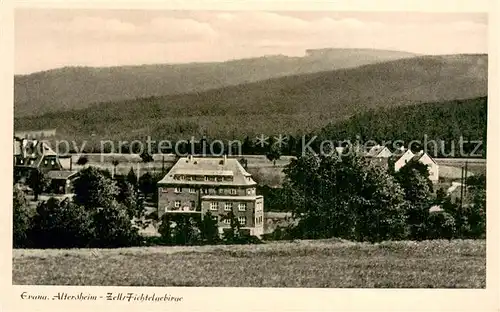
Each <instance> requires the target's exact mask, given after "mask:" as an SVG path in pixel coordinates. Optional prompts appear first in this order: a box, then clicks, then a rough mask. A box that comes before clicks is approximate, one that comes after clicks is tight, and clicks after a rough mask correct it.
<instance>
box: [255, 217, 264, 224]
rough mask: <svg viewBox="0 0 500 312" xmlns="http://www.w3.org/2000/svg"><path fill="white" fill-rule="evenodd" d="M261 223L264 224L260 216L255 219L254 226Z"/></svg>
mask: <svg viewBox="0 0 500 312" xmlns="http://www.w3.org/2000/svg"><path fill="white" fill-rule="evenodd" d="M262 222H264V216H260V217H257V218H256V219H255V224H256V225H257V224H261V223H262Z"/></svg>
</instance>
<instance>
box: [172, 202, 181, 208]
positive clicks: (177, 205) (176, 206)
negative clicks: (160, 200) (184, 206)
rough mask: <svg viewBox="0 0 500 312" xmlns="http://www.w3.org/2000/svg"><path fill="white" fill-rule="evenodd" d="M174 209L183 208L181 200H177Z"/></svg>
mask: <svg viewBox="0 0 500 312" xmlns="http://www.w3.org/2000/svg"><path fill="white" fill-rule="evenodd" d="M174 207H175V208H180V207H181V201H180V200H176V201H175V202H174Z"/></svg>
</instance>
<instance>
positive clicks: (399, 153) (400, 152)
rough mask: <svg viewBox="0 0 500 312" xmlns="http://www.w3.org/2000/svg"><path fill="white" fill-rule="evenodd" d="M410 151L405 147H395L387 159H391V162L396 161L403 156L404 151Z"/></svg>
mask: <svg viewBox="0 0 500 312" xmlns="http://www.w3.org/2000/svg"><path fill="white" fill-rule="evenodd" d="M408 152H410V153H412V154H413V152H412V151H411V150H409V149H406V148H403V149H397V150H395V151H394V152H393V153H392V156H391V157H389V159H390V160H391V161H392V162H396V161H398V160H399V159H400V158H401V157H403V155H405V154H406V153H408Z"/></svg>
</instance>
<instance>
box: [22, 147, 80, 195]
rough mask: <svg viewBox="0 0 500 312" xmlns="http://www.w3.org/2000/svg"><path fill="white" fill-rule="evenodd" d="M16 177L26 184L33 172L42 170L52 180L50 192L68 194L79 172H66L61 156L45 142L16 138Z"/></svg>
mask: <svg viewBox="0 0 500 312" xmlns="http://www.w3.org/2000/svg"><path fill="white" fill-rule="evenodd" d="M13 161H14V177H15V179H16V181H17V182H19V183H26V179H27V178H28V177H29V175H30V174H31V172H32V171H33V170H36V169H38V170H40V171H41V172H42V173H43V174H45V175H46V177H47V178H49V179H50V186H49V190H48V191H49V192H51V193H56V194H67V193H70V192H71V191H72V189H71V185H72V181H73V180H74V179H75V178H76V177H77V172H76V171H72V170H64V168H63V166H62V165H61V162H60V160H59V156H58V155H57V153H56V152H54V150H52V149H51V148H50V146H49V145H48V144H46V143H45V142H43V141H37V140H31V139H26V138H19V137H14V159H13Z"/></svg>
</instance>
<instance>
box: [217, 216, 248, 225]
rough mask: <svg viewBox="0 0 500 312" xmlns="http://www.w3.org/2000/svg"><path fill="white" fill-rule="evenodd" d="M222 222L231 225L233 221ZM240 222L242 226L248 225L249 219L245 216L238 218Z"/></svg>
mask: <svg viewBox="0 0 500 312" xmlns="http://www.w3.org/2000/svg"><path fill="white" fill-rule="evenodd" d="M222 222H223V223H224V224H231V220H229V219H224V221H222ZM238 222H239V223H240V224H241V225H244V224H247V217H245V216H241V217H238Z"/></svg>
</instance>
